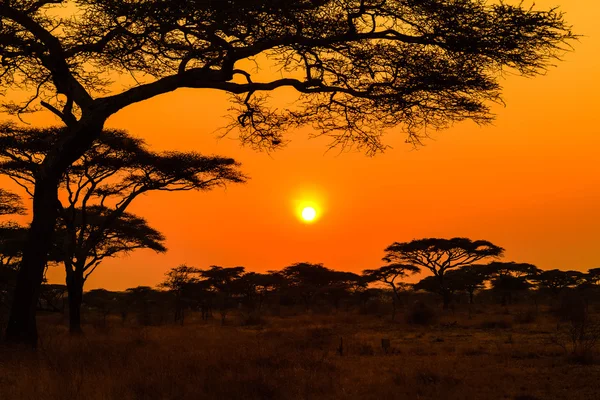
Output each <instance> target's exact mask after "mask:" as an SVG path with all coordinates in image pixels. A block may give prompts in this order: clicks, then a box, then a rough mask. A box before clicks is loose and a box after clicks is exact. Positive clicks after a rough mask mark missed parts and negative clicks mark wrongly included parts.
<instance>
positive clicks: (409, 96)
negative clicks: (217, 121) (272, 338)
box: [0, 0, 574, 342]
mask: <svg viewBox="0 0 600 400" xmlns="http://www.w3.org/2000/svg"><path fill="white" fill-rule="evenodd" d="M0 18H1V24H0V57H1V58H2V65H1V66H0V84H1V85H2V87H5V88H7V90H6V92H7V94H9V95H10V94H11V93H12V91H13V90H12V89H14V90H16V91H19V95H20V96H21V95H22V92H23V90H25V91H28V90H29V93H31V96H30V98H28V99H27V100H25V101H23V102H21V103H16V104H15V103H9V104H6V110H8V111H10V112H13V113H24V112H28V111H34V110H39V109H43V108H45V109H48V110H50V111H51V112H53V113H54V114H55V115H56V116H57V117H58V118H60V119H61V120H62V121H63V123H64V124H65V125H66V126H67V127H68V129H67V130H66V131H65V134H64V135H62V136H61V138H60V140H59V141H58V142H57V143H56V144H55V146H53V148H52V150H51V151H50V152H49V153H48V155H47V157H45V159H44V161H43V163H42V165H41V169H40V173H39V174H38V175H37V176H36V182H35V186H36V188H35V197H34V201H33V213H34V215H33V221H32V225H31V234H30V235H29V240H28V242H27V244H26V248H25V251H24V257H23V262H22V268H21V270H20V272H19V279H18V283H17V289H16V291H15V301H14V302H13V309H12V311H11V318H10V322H9V325H8V328H7V336H8V337H9V339H11V340H21V341H29V342H35V341H36V338H37V335H36V329H35V315H34V311H35V310H34V304H35V297H36V293H37V289H38V287H39V285H40V283H41V280H42V274H43V266H44V264H45V258H46V256H47V254H48V250H49V247H48V246H49V245H48V244H47V243H46V241H45V239H46V238H47V237H49V236H50V235H51V234H52V231H53V229H54V226H55V219H56V218H57V213H56V209H55V208H54V206H53V204H54V203H55V202H56V198H57V196H58V194H57V188H58V185H59V182H60V179H61V177H62V175H63V173H64V171H65V170H66V169H67V168H68V167H69V165H70V164H71V163H73V162H74V161H75V160H77V159H78V158H79V157H81V155H83V153H85V151H86V150H87V149H88V148H89V147H90V146H91V144H92V143H93V142H94V140H95V139H96V138H97V137H98V135H100V132H101V131H102V128H103V126H104V123H105V122H106V120H107V119H108V118H109V117H110V116H111V115H112V114H114V113H116V112H117V111H119V110H121V109H123V108H125V107H127V106H129V105H131V104H134V103H137V102H140V101H144V100H146V99H149V98H152V97H154V96H157V95H160V94H163V93H167V92H171V91H174V90H176V89H178V88H195V89H212V90H217V91H221V92H226V93H231V94H234V95H236V96H237V97H235V98H236V101H235V104H236V111H235V114H234V118H233V119H232V121H233V126H232V128H236V129H237V130H238V131H239V136H240V138H241V140H242V141H244V142H246V143H249V144H251V145H254V146H256V147H267V148H273V147H277V146H279V145H281V144H282V143H285V141H286V140H285V137H284V133H285V132H286V131H287V130H288V129H289V128H293V127H297V126H299V125H306V124H308V125H312V126H313V127H314V128H315V135H327V136H329V137H331V138H332V145H339V146H342V147H344V146H350V145H356V146H358V147H359V148H361V149H363V150H365V151H366V152H368V153H376V152H378V151H381V150H382V149H383V148H384V147H385V145H384V144H383V143H382V141H381V135H382V132H383V130H385V129H386V128H392V127H396V126H402V127H403V128H404V131H405V132H407V134H408V136H407V139H408V140H409V141H410V142H413V143H416V142H419V141H420V138H421V135H420V132H422V131H421V130H420V128H423V127H424V126H428V127H437V128H439V127H445V126H447V125H449V124H451V123H452V122H455V121H460V120H465V119H470V120H474V121H476V122H480V123H485V122H488V121H490V119H491V118H492V115H491V113H490V108H489V107H490V104H489V103H490V102H494V101H498V100H499V99H500V85H499V83H498V77H499V76H501V75H502V73H503V72H504V71H507V70H510V71H515V72H517V73H520V74H523V75H535V74H537V73H542V72H544V71H545V70H546V69H547V68H548V66H549V65H550V64H551V63H552V62H554V60H555V59H556V57H557V56H558V55H560V54H561V53H562V52H563V51H564V50H565V48H567V47H568V46H567V44H568V42H569V41H570V40H571V39H573V38H574V35H573V34H572V33H571V31H570V27H569V26H568V25H567V24H566V22H565V20H564V17H563V15H562V13H561V12H559V11H557V10H556V9H551V10H548V11H538V10H535V9H533V8H528V7H524V6H523V5H508V4H503V3H499V4H497V3H493V4H490V3H487V2H485V1H483V0H464V1H453V2H447V1H442V0H427V1H423V0H299V1H288V0H230V1H206V0H193V1H181V0H173V1H165V0H143V1H142V0H132V1H124V0H62V1H61V0H23V1H3V2H1V3H0ZM57 27H60V29H57ZM254 62H256V63H259V66H260V67H262V69H263V70H265V69H268V68H269V67H276V68H277V69H278V70H279V71H280V72H281V74H278V75H277V77H275V78H273V79H272V80H262V79H260V80H259V78H257V77H256V76H254V75H253V74H252V72H251V71H254V68H253V67H252V70H245V69H243V68H245V66H246V65H249V64H250V65H255V64H254ZM115 77H132V78H133V79H130V80H129V82H128V83H130V86H129V87H128V88H127V89H125V90H123V91H122V92H116V91H115V90H116V87H117V85H111V84H110V83H111V80H114V79H115ZM123 79H127V78H123ZM278 88H290V89H292V90H295V91H296V92H298V94H299V102H298V104H297V106H296V107H294V108H292V109H277V108H271V107H269V103H268V102H266V101H265V94H266V93H269V92H272V91H274V90H276V89H278ZM8 98H10V97H8Z"/></svg>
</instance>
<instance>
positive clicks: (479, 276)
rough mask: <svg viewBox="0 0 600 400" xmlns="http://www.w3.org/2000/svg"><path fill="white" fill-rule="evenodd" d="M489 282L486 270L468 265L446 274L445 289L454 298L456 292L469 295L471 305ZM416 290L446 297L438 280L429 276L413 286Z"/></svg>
mask: <svg viewBox="0 0 600 400" xmlns="http://www.w3.org/2000/svg"><path fill="white" fill-rule="evenodd" d="M486 280H487V275H486V270H485V269H484V268H483V266H479V265H473V266H471V265H466V266H464V267H460V268H458V269H452V270H450V271H447V272H446V273H445V274H444V282H445V288H446V290H447V291H448V293H449V294H450V296H453V295H454V293H456V292H465V293H467V294H468V295H469V304H473V303H474V295H475V292H476V291H477V290H479V289H483V288H484V287H485V286H484V282H485V281H486ZM413 288H414V289H415V290H426V291H428V292H433V293H437V294H439V295H441V296H443V295H444V292H443V291H440V285H439V282H438V280H437V278H436V277H435V275H434V276H428V277H425V278H424V279H422V280H421V281H420V282H418V283H417V284H416V285H414V286H413Z"/></svg>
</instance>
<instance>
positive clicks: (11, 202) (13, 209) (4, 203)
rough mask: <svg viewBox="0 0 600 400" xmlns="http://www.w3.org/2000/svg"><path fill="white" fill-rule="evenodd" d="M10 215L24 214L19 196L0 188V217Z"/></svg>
mask: <svg viewBox="0 0 600 400" xmlns="http://www.w3.org/2000/svg"><path fill="white" fill-rule="evenodd" d="M11 214H19V215H23V214H25V207H23V201H22V200H21V196H19V195H17V194H14V193H12V192H9V191H8V190H4V189H2V188H0V216H2V215H11Z"/></svg>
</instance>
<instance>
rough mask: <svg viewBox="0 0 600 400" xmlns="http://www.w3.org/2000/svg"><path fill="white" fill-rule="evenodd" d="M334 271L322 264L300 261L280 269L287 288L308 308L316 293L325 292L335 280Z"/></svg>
mask: <svg viewBox="0 0 600 400" xmlns="http://www.w3.org/2000/svg"><path fill="white" fill-rule="evenodd" d="M335 272H336V271H333V270H331V269H329V268H326V267H324V266H323V264H311V263H307V262H301V263H296V264H292V265H290V266H287V267H285V268H284V269H283V270H281V275H282V276H283V277H284V278H285V280H286V283H287V287H288V290H290V291H291V293H293V294H295V295H296V296H298V297H299V298H300V299H301V301H302V302H303V303H304V307H305V308H306V309H307V310H309V309H310V308H311V307H312V305H313V303H314V300H315V298H316V296H317V295H319V294H322V293H325V292H326V291H327V289H328V288H329V285H331V283H333V282H335V280H336V277H337V275H336V273H335Z"/></svg>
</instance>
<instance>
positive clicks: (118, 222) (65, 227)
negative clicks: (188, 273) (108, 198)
mask: <svg viewBox="0 0 600 400" xmlns="http://www.w3.org/2000/svg"><path fill="white" fill-rule="evenodd" d="M114 213H115V210H114V209H110V208H106V207H102V206H99V205H92V206H88V207H86V208H85V210H84V209H82V208H78V209H75V213H74V218H73V219H70V220H69V221H68V222H65V221H63V220H62V219H60V220H59V221H60V225H59V226H58V227H57V230H56V232H55V243H56V244H55V246H56V247H55V250H54V252H53V254H54V256H55V257H56V258H57V260H59V261H61V262H62V263H63V264H64V267H65V271H66V284H67V292H68V296H69V329H70V332H71V333H80V332H81V303H82V301H83V287H84V285H85V282H86V281H87V279H88V278H89V276H90V275H91V274H92V273H93V272H94V271H95V270H96V268H97V267H98V266H99V265H100V264H101V263H102V262H103V261H104V260H105V259H107V258H113V257H119V256H123V255H125V254H129V253H131V252H132V251H135V250H138V249H150V250H154V251H155V252H157V253H164V252H166V251H167V249H166V247H165V246H164V242H165V237H164V236H163V235H162V234H161V233H160V232H159V231H157V230H156V229H154V228H152V227H150V226H149V225H148V223H147V222H146V220H145V219H144V218H141V217H138V216H136V215H134V214H131V213H128V212H122V213H119V216H118V217H116V218H114ZM70 216H72V214H71V215H70ZM108 220H110V223H107V222H108Z"/></svg>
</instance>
